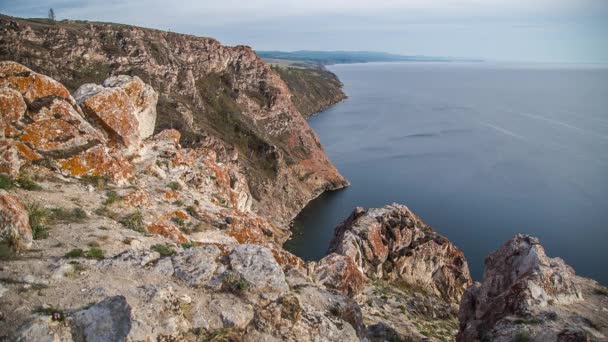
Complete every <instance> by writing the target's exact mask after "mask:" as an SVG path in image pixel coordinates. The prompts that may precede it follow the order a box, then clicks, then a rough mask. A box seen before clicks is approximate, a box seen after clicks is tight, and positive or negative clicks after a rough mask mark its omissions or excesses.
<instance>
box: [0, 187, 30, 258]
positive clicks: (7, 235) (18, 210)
mask: <svg viewBox="0 0 608 342" xmlns="http://www.w3.org/2000/svg"><path fill="white" fill-rule="evenodd" d="M0 240H3V241H7V242H8V243H9V244H11V245H12V246H14V247H15V248H16V249H27V248H29V247H31V245H32V229H31V227H30V223H29V218H28V213H27V209H26V208H25V206H24V205H23V204H22V203H21V202H20V201H19V200H18V199H17V198H16V197H14V196H11V195H9V194H8V193H7V192H6V191H4V190H0Z"/></svg>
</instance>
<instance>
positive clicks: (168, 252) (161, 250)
mask: <svg viewBox="0 0 608 342" xmlns="http://www.w3.org/2000/svg"><path fill="white" fill-rule="evenodd" d="M152 250H153V251H156V252H158V254H160V255H161V256H164V257H165V256H172V255H173V254H175V250H174V249H173V248H171V247H170V246H167V245H154V246H152Z"/></svg>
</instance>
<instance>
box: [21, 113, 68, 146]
mask: <svg viewBox="0 0 608 342" xmlns="http://www.w3.org/2000/svg"><path fill="white" fill-rule="evenodd" d="M79 135H80V133H79V132H78V130H77V129H76V127H74V126H73V125H71V124H69V123H67V122H65V121H63V120H58V119H49V120H42V121H38V122H33V123H31V124H29V125H27V126H25V128H24V133H23V135H21V136H20V137H19V139H21V140H22V141H24V142H27V143H29V144H31V146H33V147H34V148H35V149H37V150H40V151H51V150H57V149H60V148H63V147H66V145H68V144H69V143H70V141H71V140H73V139H75V138H76V137H78V136H79Z"/></svg>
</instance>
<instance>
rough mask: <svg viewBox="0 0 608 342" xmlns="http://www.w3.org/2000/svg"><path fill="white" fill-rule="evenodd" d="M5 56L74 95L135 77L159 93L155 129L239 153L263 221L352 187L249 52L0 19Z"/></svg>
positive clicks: (92, 27)
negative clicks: (83, 87) (110, 79)
mask: <svg viewBox="0 0 608 342" xmlns="http://www.w3.org/2000/svg"><path fill="white" fill-rule="evenodd" d="M0 59H4V60H15V61H17V62H20V63H22V64H25V65H27V66H29V67H30V68H32V69H33V70H35V71H38V72H41V73H44V74H47V75H49V76H51V77H53V78H55V79H57V80H59V81H61V82H64V83H66V84H67V85H68V88H70V89H71V90H75V89H76V87H78V86H80V85H81V84H82V83H87V82H93V83H101V82H102V81H103V80H104V79H106V78H107V77H109V76H113V75H118V74H127V75H132V76H138V77H139V78H141V79H142V80H143V81H144V82H146V83H148V84H150V85H151V86H152V87H153V88H154V89H156V90H157V91H158V92H159V98H158V109H157V111H158V119H157V120H156V126H155V127H156V128H155V131H156V132H160V131H161V130H163V129H166V128H175V129H177V130H179V131H180V132H181V133H182V135H181V143H182V144H184V145H186V146H190V145H196V144H198V145H204V146H208V147H212V148H214V149H215V150H216V152H217V153H218V158H219V159H220V160H222V161H229V160H230V159H231V158H233V156H235V155H236V154H238V155H240V160H241V166H242V169H243V173H244V174H245V175H246V177H247V182H248V184H249V187H250V189H251V193H252V195H253V200H254V201H253V207H254V210H256V211H257V212H258V213H260V214H261V215H263V216H265V217H268V218H270V219H272V220H273V221H275V222H277V223H279V224H282V225H284V224H286V223H287V222H288V221H289V220H290V219H291V218H293V216H294V215H295V214H296V213H297V212H298V211H299V210H300V209H301V208H302V207H303V206H304V205H305V204H306V203H307V202H308V201H310V200H311V199H312V198H314V197H315V196H317V195H319V194H320V193H321V192H323V191H325V190H332V189H337V188H341V187H344V186H346V185H347V182H346V181H345V180H344V179H343V178H342V177H341V175H340V174H339V173H338V171H337V170H336V169H335V167H334V166H333V165H332V163H331V162H330V161H329V160H328V158H327V156H326V155H325V152H324V151H323V148H322V146H321V145H320V143H319V141H318V138H317V137H316V135H315V134H314V132H313V131H312V130H311V129H310V128H309V127H308V125H307V123H306V122H305V120H304V119H303V117H302V116H301V114H300V113H299V112H298V110H297V109H296V107H295V106H294V104H293V102H292V101H291V98H290V97H291V94H290V92H289V90H288V88H287V86H286V85H285V83H284V82H283V81H282V80H281V79H280V77H279V76H277V75H276V74H275V73H274V72H273V71H272V70H271V69H270V67H269V66H267V65H266V64H265V63H264V62H263V61H262V60H261V59H260V58H258V57H257V56H256V55H255V53H254V52H253V51H252V50H251V49H250V48H249V47H246V46H236V47H226V46H223V45H221V44H220V43H219V42H217V41H216V40H214V39H210V38H202V37H195V36H190V35H183V34H176V33H171V32H162V31H157V30H152V29H144V28H139V27H133V26H127V25H118V24H105V23H89V22H76V21H63V22H55V23H49V22H47V21H44V20H39V21H35V20H23V19H16V18H10V17H5V16H2V17H0Z"/></svg>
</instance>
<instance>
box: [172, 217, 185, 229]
mask: <svg viewBox="0 0 608 342" xmlns="http://www.w3.org/2000/svg"><path fill="white" fill-rule="evenodd" d="M171 221H173V223H175V224H177V225H178V226H180V227H185V226H186V220H184V219H183V218H181V217H177V216H173V217H172V218H171Z"/></svg>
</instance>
